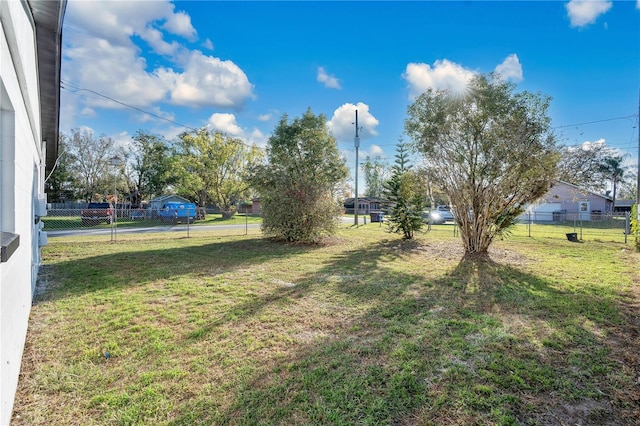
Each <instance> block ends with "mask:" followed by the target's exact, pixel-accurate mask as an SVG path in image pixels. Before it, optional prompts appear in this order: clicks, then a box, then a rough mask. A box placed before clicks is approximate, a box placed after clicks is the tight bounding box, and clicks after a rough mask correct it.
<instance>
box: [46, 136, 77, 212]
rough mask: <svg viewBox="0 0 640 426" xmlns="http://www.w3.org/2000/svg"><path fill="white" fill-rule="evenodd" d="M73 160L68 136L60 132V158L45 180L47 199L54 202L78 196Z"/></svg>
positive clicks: (73, 198)
mask: <svg viewBox="0 0 640 426" xmlns="http://www.w3.org/2000/svg"><path fill="white" fill-rule="evenodd" d="M72 160H73V158H72V156H71V155H70V154H69V152H68V148H67V136H65V135H64V134H63V133H60V135H59V138H58V158H56V162H55V164H54V166H53V170H51V172H50V173H49V175H48V176H47V177H46V178H45V181H44V184H45V191H46V193H47V199H48V200H49V201H50V202H52V203H56V202H64V201H66V200H75V199H76V198H78V197H77V196H78V189H77V188H78V185H77V183H76V181H75V176H74V173H73V167H72V162H71V161H72Z"/></svg>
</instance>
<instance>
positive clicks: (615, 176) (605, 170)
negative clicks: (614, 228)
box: [601, 155, 627, 210]
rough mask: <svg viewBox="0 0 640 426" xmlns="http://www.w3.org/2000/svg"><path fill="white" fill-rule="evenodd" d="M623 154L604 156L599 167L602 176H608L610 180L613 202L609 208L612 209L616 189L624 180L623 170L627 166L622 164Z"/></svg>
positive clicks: (614, 204)
mask: <svg viewBox="0 0 640 426" xmlns="http://www.w3.org/2000/svg"><path fill="white" fill-rule="evenodd" d="M623 161H624V156H622V155H612V156H610V157H608V158H605V160H604V163H603V164H602V167H601V172H602V174H603V175H604V176H606V177H608V178H609V179H610V181H611V186H612V189H613V194H612V195H611V197H612V200H613V204H612V206H611V209H612V210H613V209H614V208H615V206H616V196H617V190H618V184H619V183H621V182H624V179H625V177H626V176H625V172H626V170H627V167H625V166H624V164H623Z"/></svg>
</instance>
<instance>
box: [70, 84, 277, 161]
mask: <svg viewBox="0 0 640 426" xmlns="http://www.w3.org/2000/svg"><path fill="white" fill-rule="evenodd" d="M60 82H61V83H62V84H61V85H60V88H62V89H64V90H66V91H68V92H71V93H77V92H89V93H93V94H94V95H96V96H100V97H101V98H105V99H108V100H110V101H112V102H115V103H117V104H120V105H122V106H125V107H127V108H131V109H135V110H136V111H140V112H141V113H143V114H147V115H150V116H152V117H156V118H158V119H160V120H164V121H167V122H169V123H172V124H175V125H177V126H180V127H184V128H185V129H188V130H192V131H194V132H197V131H198V130H199V129H196V128H194V127H191V126H187V125H186V124H182V123H178V122H177V121H173V120H171V119H169V118H166V117H162V116H160V115H158V114H154V113H152V112H149V111H146V110H143V109H142V108H138V107H137V106H134V105H130V104H128V103H126V102H122V101H119V100H117V99H114V98H112V97H110V96H107V95H103V94H102V93H99V92H96V91H95V90H91V89H85V88H83V87H79V86H77V85H75V84H73V83H71V82H70V81H64V80H62V79H60ZM65 84H66V85H68V86H70V87H71V88H73V89H75V90H71V89H69V88H68V87H64V85H65ZM238 140H239V141H240V142H241V143H242V144H243V145H244V146H246V147H248V148H257V149H261V150H264V149H265V148H263V147H260V146H258V145H256V144H253V145H249V144H248V143H246V142H244V141H242V140H241V139H239V138H238Z"/></svg>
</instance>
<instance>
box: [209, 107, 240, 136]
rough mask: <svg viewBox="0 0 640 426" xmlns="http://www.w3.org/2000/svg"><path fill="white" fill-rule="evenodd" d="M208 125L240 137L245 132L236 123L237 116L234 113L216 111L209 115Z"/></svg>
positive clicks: (213, 128)
mask: <svg viewBox="0 0 640 426" xmlns="http://www.w3.org/2000/svg"><path fill="white" fill-rule="evenodd" d="M208 125H209V127H210V128H211V129H212V130H216V131H219V132H222V133H226V134H227V135H230V136H236V137H239V136H241V135H242V133H243V130H242V128H241V127H240V126H238V123H236V116H235V115H233V114H220V113H215V114H213V115H211V117H209V122H208Z"/></svg>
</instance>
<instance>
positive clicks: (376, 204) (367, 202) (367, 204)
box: [343, 197, 382, 214]
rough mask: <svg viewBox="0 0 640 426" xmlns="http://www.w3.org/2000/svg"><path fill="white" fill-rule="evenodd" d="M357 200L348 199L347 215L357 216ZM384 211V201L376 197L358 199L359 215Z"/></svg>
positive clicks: (346, 202) (345, 205) (346, 204)
mask: <svg viewBox="0 0 640 426" xmlns="http://www.w3.org/2000/svg"><path fill="white" fill-rule="evenodd" d="M354 204H355V198H353V197H352V198H347V199H345V200H344V204H343V205H344V212H345V213H346V214H355V209H354ZM381 210H382V201H381V200H380V199H379V198H376V197H358V214H369V213H371V212H375V213H377V212H380V211H381Z"/></svg>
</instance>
